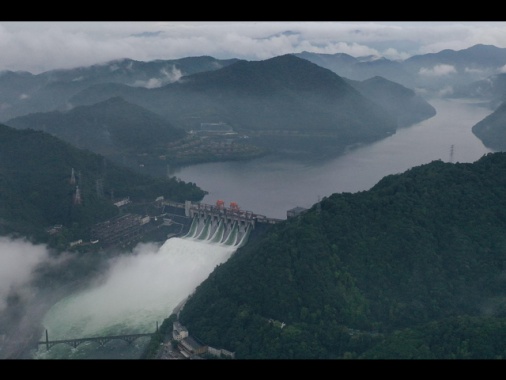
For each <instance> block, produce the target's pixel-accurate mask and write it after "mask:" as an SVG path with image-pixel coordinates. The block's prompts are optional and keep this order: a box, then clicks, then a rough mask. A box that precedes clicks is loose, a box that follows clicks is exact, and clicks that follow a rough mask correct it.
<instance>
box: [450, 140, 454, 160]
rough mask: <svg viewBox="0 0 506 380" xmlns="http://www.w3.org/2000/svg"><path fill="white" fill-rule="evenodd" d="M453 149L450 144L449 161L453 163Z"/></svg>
mask: <svg viewBox="0 0 506 380" xmlns="http://www.w3.org/2000/svg"><path fill="white" fill-rule="evenodd" d="M453 150H454V145H453V144H452V146H451V147H450V163H453Z"/></svg>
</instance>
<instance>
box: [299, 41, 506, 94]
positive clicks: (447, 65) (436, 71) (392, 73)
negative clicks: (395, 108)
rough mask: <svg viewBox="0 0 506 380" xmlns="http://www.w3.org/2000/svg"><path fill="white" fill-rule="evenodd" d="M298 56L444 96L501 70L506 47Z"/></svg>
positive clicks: (341, 72) (348, 75) (348, 73)
mask: <svg viewBox="0 0 506 380" xmlns="http://www.w3.org/2000/svg"><path fill="white" fill-rule="evenodd" d="M297 56H299V57H301V58H304V59H307V60H309V61H311V62H314V63H316V64H318V65H320V66H322V67H326V68H328V69H330V70H332V71H334V72H335V73H336V74H338V75H340V76H344V77H346V78H349V79H353V80H359V81H362V80H366V79H370V78H372V77H374V76H381V77H384V78H386V79H388V80H391V81H393V82H396V83H399V84H402V85H403V86H406V87H408V88H412V89H418V90H420V91H421V92H422V93H423V94H425V95H426V96H436V97H438V96H441V95H443V94H448V93H452V92H453V88H454V87H460V86H465V85H467V84H468V83H471V82H475V81H478V80H483V79H486V78H488V77H489V76H492V75H495V74H498V73H500V72H501V70H502V69H503V67H504V66H505V65H506V49H504V48H498V47H496V46H492V45H482V44H478V45H474V46H471V47H469V48H467V49H462V50H450V49H446V50H442V51H440V52H437V53H428V54H419V55H415V56H412V57H410V58H408V59H405V60H402V61H392V60H388V59H385V58H383V57H356V58H354V57H351V56H348V55H346V54H342V53H339V54H317V53H309V52H303V53H300V54H297Z"/></svg>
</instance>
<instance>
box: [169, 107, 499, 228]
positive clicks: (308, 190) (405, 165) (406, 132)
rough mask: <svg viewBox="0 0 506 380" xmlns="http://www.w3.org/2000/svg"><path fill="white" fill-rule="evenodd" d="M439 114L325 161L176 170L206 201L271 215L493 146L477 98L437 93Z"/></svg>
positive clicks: (470, 157) (469, 158)
mask: <svg viewBox="0 0 506 380" xmlns="http://www.w3.org/2000/svg"><path fill="white" fill-rule="evenodd" d="M430 103H431V104H432V105H433V106H434V107H435V108H436V110H437V114H436V115H435V116H434V117H432V118H430V119H428V120H425V121H423V122H421V123H418V124H416V125H413V126H411V127H407V128H402V129H399V130H398V131H397V132H396V133H395V134H394V135H392V136H390V137H388V138H386V139H384V140H381V141H378V142H376V143H373V144H370V145H365V146H361V147H358V148H355V149H353V150H350V151H349V152H347V153H346V154H344V155H341V156H339V157H336V158H334V159H330V160H325V161H316V162H308V161H305V162H303V161H295V160H287V159H285V160H279V159H276V160H273V158H272V157H271V156H264V157H262V158H259V159H255V160H252V161H234V162H216V163H208V164H200V165H193V166H189V167H185V168H182V169H179V170H176V171H175V172H174V173H172V175H175V176H176V177H179V178H180V179H182V180H183V181H189V182H195V183H197V185H199V186H200V187H201V188H203V189H205V190H206V191H208V192H209V194H208V195H206V197H205V198H204V199H203V202H204V203H210V204H214V203H215V202H216V200H218V199H221V200H224V201H225V202H226V203H227V204H228V203H229V202H232V201H233V202H237V204H238V205H239V207H241V208H242V209H244V210H250V211H253V212H255V213H257V214H261V215H266V216H268V217H272V218H280V219H286V211H287V210H289V209H291V208H293V207H296V206H301V207H311V206H312V205H313V204H314V203H316V202H317V201H318V199H319V198H321V197H324V196H329V195H331V194H332V193H341V192H356V191H361V190H368V189H370V188H371V187H372V186H373V185H375V184H376V183H377V182H378V181H379V180H380V179H381V178H383V177H384V176H386V175H388V174H396V173H401V172H404V171H406V170H407V169H409V168H411V167H413V166H417V165H421V164H425V163H429V162H431V161H433V160H443V161H446V162H448V161H450V156H451V150H452V146H453V158H452V161H453V162H474V161H476V160H477V159H478V158H480V157H481V156H482V155H484V154H486V153H488V152H490V151H491V150H490V149H488V148H486V147H485V146H484V145H483V144H482V143H481V141H480V140H479V139H478V138H477V137H475V136H474V135H473V133H472V132H471V128H472V126H473V125H474V124H476V123H477V122H479V121H481V120H482V119H483V118H485V117H486V116H487V115H488V114H490V113H491V110H490V109H488V108H485V107H483V106H481V105H480V103H477V102H475V101H473V100H443V99H435V100H432V101H430Z"/></svg>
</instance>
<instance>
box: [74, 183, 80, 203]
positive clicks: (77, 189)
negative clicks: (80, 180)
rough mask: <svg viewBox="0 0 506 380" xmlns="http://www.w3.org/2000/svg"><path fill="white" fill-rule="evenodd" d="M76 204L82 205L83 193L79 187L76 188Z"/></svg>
mask: <svg viewBox="0 0 506 380" xmlns="http://www.w3.org/2000/svg"><path fill="white" fill-rule="evenodd" d="M74 204H75V205H80V204H81V191H80V190H79V186H76V193H75V194H74Z"/></svg>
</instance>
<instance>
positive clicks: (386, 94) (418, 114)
mask: <svg viewBox="0 0 506 380" xmlns="http://www.w3.org/2000/svg"><path fill="white" fill-rule="evenodd" d="M347 81H348V83H349V84H351V85H352V86H353V87H355V88H356V89H357V90H358V91H360V93H361V94H362V95H364V96H365V97H367V98H369V99H371V100H373V101H375V102H376V103H378V104H379V105H380V106H382V107H383V108H385V109H386V110H387V111H388V112H390V113H391V114H392V116H393V117H395V119H396V120H397V125H398V126H399V127H407V126H410V125H413V124H415V123H418V122H420V121H423V120H426V119H428V118H431V117H432V116H434V115H435V114H436V109H435V108H434V107H432V106H431V105H430V103H428V102H427V101H426V100H425V99H423V98H422V97H421V96H420V95H418V94H416V93H415V92H414V91H413V90H411V89H409V88H407V87H404V86H402V85H400V84H398V83H395V82H392V81H389V80H388V79H385V78H382V77H378V76H376V77H373V78H370V79H367V80H364V81H362V82H360V81H353V80H349V79H348V80H347Z"/></svg>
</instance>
